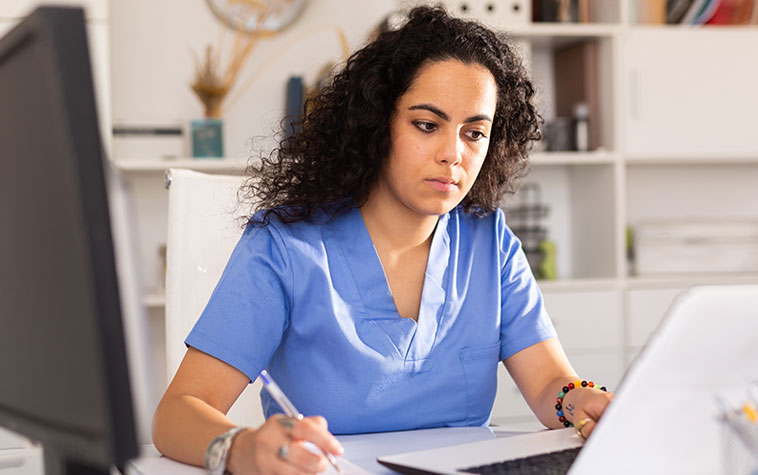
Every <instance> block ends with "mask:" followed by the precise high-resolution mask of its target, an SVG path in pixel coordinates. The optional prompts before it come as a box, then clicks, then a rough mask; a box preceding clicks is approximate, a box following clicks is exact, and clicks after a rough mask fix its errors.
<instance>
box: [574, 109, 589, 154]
mask: <svg viewBox="0 0 758 475" xmlns="http://www.w3.org/2000/svg"><path fill="white" fill-rule="evenodd" d="M588 116H589V111H588V109H587V104H585V103H584V102H578V103H576V104H575V105H574V148H575V149H576V150H577V151H579V152H586V151H587V150H589V148H590V129H589V123H588Z"/></svg>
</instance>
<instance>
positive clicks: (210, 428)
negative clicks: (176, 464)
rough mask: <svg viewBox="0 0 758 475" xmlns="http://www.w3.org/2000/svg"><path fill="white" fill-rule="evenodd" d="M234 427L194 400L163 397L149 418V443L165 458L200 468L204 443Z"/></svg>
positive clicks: (214, 411)
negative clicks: (151, 441)
mask: <svg viewBox="0 0 758 475" xmlns="http://www.w3.org/2000/svg"><path fill="white" fill-rule="evenodd" d="M234 426H235V424H233V423H232V422H231V421H230V420H229V419H228V418H227V417H226V416H225V415H224V414H223V413H222V412H221V411H219V410H217V409H215V408H214V407H212V406H210V405H209V404H207V403H205V402H203V401H202V400H200V399H198V398H197V397H194V396H191V395H187V394H178V395H166V396H164V398H163V399H162V400H161V402H160V404H159V405H158V408H157V409H156V411H155V417H154V418H153V443H154V444H155V448H156V449H158V451H159V452H160V453H162V454H163V455H165V456H167V457H170V458H172V459H175V460H178V461H180V462H184V463H188V464H192V465H197V466H202V465H203V459H204V457H205V450H206V448H207V447H208V444H210V442H211V441H212V440H213V439H214V438H215V437H216V436H218V435H219V434H222V433H224V432H226V431H227V430H229V429H231V428H232V427H234Z"/></svg>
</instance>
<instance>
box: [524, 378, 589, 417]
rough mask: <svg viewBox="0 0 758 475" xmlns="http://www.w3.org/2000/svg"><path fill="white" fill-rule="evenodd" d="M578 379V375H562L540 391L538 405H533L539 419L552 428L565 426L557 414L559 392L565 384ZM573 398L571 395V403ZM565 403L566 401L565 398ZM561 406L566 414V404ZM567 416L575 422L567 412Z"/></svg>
mask: <svg viewBox="0 0 758 475" xmlns="http://www.w3.org/2000/svg"><path fill="white" fill-rule="evenodd" d="M577 379H578V377H577V376H576V375H573V376H562V377H560V378H556V379H554V380H552V381H550V382H549V383H548V384H546V385H545V386H544V387H543V389H542V391H540V394H539V396H538V398H537V404H536V407H533V408H532V410H533V411H534V413H535V414H536V415H537V418H538V419H539V421H540V422H541V423H542V424H544V425H545V426H546V427H549V428H551V429H560V428H562V427H563V422H561V421H560V420H559V416H558V415H557V414H556V413H557V412H558V410H557V409H556V408H555V405H556V404H557V403H558V401H557V399H558V394H559V393H560V392H561V389H563V387H564V386H566V385H567V384H568V383H571V382H574V381H576V380H577ZM569 393H570V392H569ZM571 399H572V398H571V397H570V396H569V403H570V401H571ZM564 403H566V401H565V400H564ZM561 406H562V407H563V408H564V409H563V411H564V414H565V413H566V411H565V407H564V406H565V404H562V405H561ZM565 417H567V418H568V420H569V422H573V419H572V418H571V417H570V416H569V415H568V414H566V416H565Z"/></svg>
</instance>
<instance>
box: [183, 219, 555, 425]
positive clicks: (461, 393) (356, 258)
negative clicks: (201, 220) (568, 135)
mask: <svg viewBox="0 0 758 475" xmlns="http://www.w3.org/2000/svg"><path fill="white" fill-rule="evenodd" d="M554 336H555V331H554V329H553V326H552V324H551V323H550V320H549V318H548V316H547V314H546V312H545V309H544V305H543V302H542V296H541V294H540V292H539V289H538V288H537V285H536V282H535V281H534V278H533V277H532V274H531V272H530V271H529V266H528V263H527V261H526V258H525V256H524V254H523V251H522V250H521V245H520V243H519V241H518V239H516V238H515V236H514V235H513V234H512V232H511V231H510V230H509V229H508V227H507V226H506V225H505V219H504V216H503V213H502V211H500V210H498V211H497V212H495V213H491V214H490V215H488V216H485V217H477V216H474V215H471V214H468V213H465V212H464V211H463V210H462V209H460V208H456V209H454V210H453V211H451V212H450V213H448V214H446V215H443V216H441V217H440V218H439V221H438V223H437V226H436V228H435V232H434V236H433V238H432V243H431V246H430V251H429V258H428V262H427V267H426V272H425V276H424V284H423V290H422V297H421V304H420V308H419V315H418V323H417V322H416V321H414V320H412V319H408V318H402V317H400V316H399V315H398V312H397V308H396V306H395V303H394V300H393V298H392V294H391V293H390V289H389V285H388V283H387V279H386V276H385V274H384V270H383V268H382V265H381V261H380V260H379V257H378V255H377V253H376V250H375V248H374V246H373V243H372V242H371V238H370V236H369V234H368V231H367V229H366V226H365V223H364V222H363V218H362V216H361V213H360V211H359V210H358V209H357V208H350V209H347V210H343V211H341V212H339V213H338V214H336V215H333V216H328V215H325V214H322V215H319V216H317V217H316V219H313V220H311V221H307V222H305V221H303V222H298V223H290V224H282V223H281V222H279V221H277V220H275V219H272V220H271V222H270V223H269V224H268V225H266V226H263V227H254V226H248V228H247V229H246V230H245V232H244V233H243V236H242V238H241V239H240V241H239V243H238V244H237V247H236V248H235V250H234V252H233V253H232V256H231V258H230V260H229V263H228V264H227V267H226V269H225V270H224V273H223V275H222V277H221V279H220V280H219V283H218V285H217V287H216V289H215V290H214V292H213V294H212V296H211V298H210V300H209V302H208V304H207V306H206V308H205V310H204V311H203V314H202V315H201V317H200V319H199V320H198V322H197V324H196V325H195V327H194V328H193V330H192V332H191V333H190V335H189V336H188V337H187V340H186V343H187V345H189V346H192V347H194V348H197V349H199V350H200V351H203V352H205V353H208V354H210V355H212V356H214V357H216V358H219V359H220V360H222V361H225V362H226V363H228V364H230V365H232V366H234V367H235V368H237V369H239V370H240V371H242V372H243V373H245V374H246V375H247V376H248V377H249V378H250V379H251V380H255V378H256V377H257V376H258V374H259V373H260V371H261V370H262V369H264V368H266V369H268V371H269V373H270V374H271V375H272V376H273V377H274V378H275V379H276V381H277V383H278V384H279V386H281V387H282V389H283V390H284V392H285V393H286V394H287V395H288V397H289V398H290V399H291V400H292V402H293V403H294V404H295V406H296V407H297V408H298V409H299V410H300V411H302V412H303V414H305V415H322V416H324V417H326V419H327V420H328V422H329V429H330V431H332V432H333V433H335V434H347V433H360V432H379V431H389V430H405V429H418V428H427V427H440V426H477V425H486V424H487V423H488V422H489V416H490V413H491V410H492V403H493V401H494V397H495V391H496V385H497V364H498V362H499V361H501V360H503V359H505V358H507V357H508V356H510V355H512V354H514V353H516V352H518V351H520V350H522V349H524V348H526V347H528V346H531V345H533V344H535V343H538V342H540V341H543V340H545V339H547V338H552V337H554ZM261 400H262V403H263V409H264V412H265V415H266V417H269V416H270V415H272V414H274V413H276V412H281V410H280V408H279V407H278V406H277V405H276V403H274V402H273V401H272V400H271V398H270V397H269V396H268V394H267V393H266V392H262V393H261Z"/></svg>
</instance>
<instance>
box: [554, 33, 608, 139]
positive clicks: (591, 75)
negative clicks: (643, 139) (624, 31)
mask: <svg viewBox="0 0 758 475" xmlns="http://www.w3.org/2000/svg"><path fill="white" fill-rule="evenodd" d="M598 49H599V45H598V42H597V40H588V41H583V42H581V43H576V44H572V45H568V46H565V47H562V48H558V49H556V50H555V51H554V52H553V67H554V69H555V84H556V90H555V99H556V108H555V112H556V116H557V117H564V118H569V119H572V118H573V116H574V107H575V106H576V104H579V103H585V104H586V105H587V112H588V129H589V130H588V136H589V137H588V145H589V147H588V149H589V150H595V149H597V148H598V147H599V146H600V145H601V128H600V103H599V97H600V91H599V79H598V55H599V54H598Z"/></svg>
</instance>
